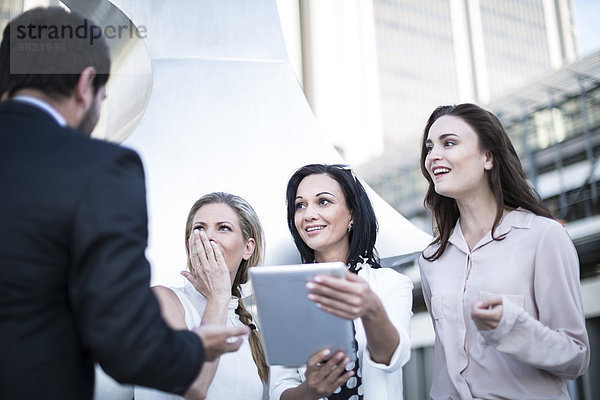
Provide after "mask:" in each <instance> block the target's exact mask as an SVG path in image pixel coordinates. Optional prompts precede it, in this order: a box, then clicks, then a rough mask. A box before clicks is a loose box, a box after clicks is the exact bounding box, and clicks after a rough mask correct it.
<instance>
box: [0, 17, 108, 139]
mask: <svg viewBox="0 0 600 400" xmlns="http://www.w3.org/2000/svg"><path fill="white" fill-rule="evenodd" d="M109 73H110V56H109V50H108V46H107V44H106V40H105V39H104V37H102V35H101V29H100V28H99V27H98V26H96V25H95V24H94V23H92V22H91V21H89V20H87V19H84V18H83V17H81V16H79V15H78V14H75V13H69V12H68V11H65V10H64V9H62V8H60V7H50V8H36V9H32V10H29V11H26V12H24V13H23V14H21V15H20V16H18V17H17V18H15V19H13V20H12V21H10V23H9V24H8V25H7V26H6V28H5V29H4V33H3V38H2V43H1V44H0V95H3V96H5V97H6V96H7V97H12V96H14V95H18V94H33V95H38V97H40V96H41V97H43V98H44V100H47V101H50V102H51V103H52V104H53V105H55V106H56V105H57V104H63V105H64V104H66V103H67V102H69V107H62V108H61V107H57V109H58V110H59V112H61V114H63V116H65V118H66V119H67V123H68V124H69V125H70V126H71V127H73V128H77V129H80V130H82V131H84V132H85V133H91V130H93V128H94V126H95V125H96V123H97V121H98V118H99V110H100V103H101V102H102V100H103V99H104V97H105V85H106V82H107V81H108V77H109ZM65 112H67V114H68V115H64V113H65Z"/></svg>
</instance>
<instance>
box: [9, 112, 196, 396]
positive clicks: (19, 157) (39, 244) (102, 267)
mask: <svg viewBox="0 0 600 400" xmlns="http://www.w3.org/2000/svg"><path fill="white" fill-rule="evenodd" d="M145 196H146V193H145V183H144V173H143V169H142V164H141V161H140V159H139V157H138V156H137V154H136V153H135V152H133V151H131V150H128V149H126V148H123V147H120V146H117V145H114V144H110V143H106V142H102V141H99V140H94V139H90V138H88V137H87V136H85V135H84V134H82V133H80V132H77V131H74V130H72V129H69V128H62V127H60V126H59V125H58V124H57V123H56V121H55V120H54V119H53V118H52V117H51V116H50V115H48V114H47V113H46V112H45V111H42V110H40V109H38V108H36V107H34V106H31V105H28V104H24V103H19V102H17V101H7V102H5V103H3V104H0V398H1V399H7V400H9V399H10V400H15V399H38V398H39V399H61V400H63V399H77V400H80V399H91V398H92V395H93V384H94V368H93V362H99V363H100V365H101V366H102V367H103V369H104V370H105V371H106V372H108V373H109V374H110V375H112V376H113V377H114V378H116V379H117V380H118V381H120V382H126V383H135V384H139V385H144V386H150V387H155V388H158V389H161V390H165V391H172V392H175V393H179V394H180V393H183V392H184V391H185V390H186V389H187V388H188V386H189V385H190V383H191V382H192V380H193V379H194V378H195V376H196V375H197V373H198V372H199V370H200V367H201V365H202V360H203V358H204V352H203V349H202V344H201V342H200V340H199V339H198V337H197V336H196V335H195V334H194V333H192V332H187V331H173V330H171V329H169V328H168V327H167V326H166V325H165V323H164V322H163V320H162V318H161V316H160V310H159V305H158V302H157V301H156V298H155V297H154V295H153V294H152V292H151V290H150V288H149V283H150V267H149V264H148V262H147V260H146V258H145V256H144V252H145V248H146V244H147V216H146V197H145Z"/></svg>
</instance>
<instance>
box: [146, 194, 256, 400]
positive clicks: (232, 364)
mask: <svg viewBox="0 0 600 400" xmlns="http://www.w3.org/2000/svg"><path fill="white" fill-rule="evenodd" d="M185 238H186V251H187V255H188V265H187V267H188V271H183V272H182V275H184V276H185V277H186V278H187V280H188V282H186V285H185V286H184V287H180V288H168V287H164V286H156V287H154V288H153V289H154V292H155V294H156V296H157V297H158V300H159V303H160V305H161V312H162V314H163V317H164V318H165V320H166V321H167V323H168V324H169V325H170V326H171V327H173V328H174V329H191V328H193V327H195V326H198V325H199V324H205V323H210V324H220V325H229V326H238V325H242V324H243V325H247V326H249V327H250V328H251V333H250V336H249V338H248V340H246V341H245V342H244V343H243V344H242V346H241V348H240V350H239V351H238V352H237V353H232V354H228V355H225V356H222V357H220V359H217V360H216V361H214V362H210V363H205V364H204V366H203V367H202V370H201V372H200V379H201V380H202V391H203V392H204V393H205V396H206V398H207V399H209V400H210V399H212V400H229V399H248V400H260V399H262V398H263V395H264V391H265V390H266V382H267V379H268V367H267V365H266V362H265V358H264V353H263V348H262V341H261V338H260V335H259V333H258V331H257V329H256V327H255V326H254V325H253V324H252V315H251V314H250V313H249V312H248V311H247V310H246V307H245V305H244V302H243V300H242V298H241V292H240V291H241V285H242V284H243V283H246V282H247V280H248V268H250V267H252V266H255V265H257V264H259V263H260V262H261V261H262V256H263V251H264V241H263V230H262V227H261V224H260V221H259V219H258V216H257V215H256V212H255V211H254V210H253V209H252V207H251V206H250V205H249V204H248V203H247V202H246V201H245V200H244V199H242V198H241V197H238V196H235V195H232V194H229V193H223V192H215V193H210V194H207V195H205V196H203V197H202V198H200V199H199V200H198V201H196V203H195V204H194V205H193V207H192V208H191V210H190V212H189V214H188V218H187V222H186V227H185ZM135 398H136V400H144V399H157V400H158V399H161V400H165V399H180V397H177V396H173V395H170V394H167V393H162V392H158V391H155V390H149V389H145V388H136V391H135Z"/></svg>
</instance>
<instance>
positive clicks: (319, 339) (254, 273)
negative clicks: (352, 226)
mask: <svg viewBox="0 0 600 400" xmlns="http://www.w3.org/2000/svg"><path fill="white" fill-rule="evenodd" d="M345 270H346V266H345V265H344V264H343V263H341V262H337V263H321V264H300V265H281V266H272V267H253V268H250V269H249V270H248V272H249V274H250V280H251V281H252V286H253V288H254V297H255V300H256V308H257V310H258V320H259V325H260V327H261V334H262V337H263V342H264V347H265V358H266V361H267V364H268V365H283V366H287V367H292V366H300V365H304V364H306V362H307V361H308V358H309V357H310V356H311V355H312V354H313V353H315V352H316V351H318V350H321V349H325V348H330V349H331V351H332V354H333V353H334V352H335V351H337V350H342V351H343V352H344V353H346V355H347V356H348V357H349V358H350V359H352V360H355V359H356V349H355V348H354V343H355V342H354V337H353V327H352V321H351V320H347V319H343V318H340V317H337V316H335V315H333V314H329V313H327V312H325V311H323V310H321V309H320V308H318V307H317V305H316V303H315V302H313V301H312V300H309V299H308V298H307V297H306V295H307V293H308V289H307V288H306V282H308V281H309V280H312V279H313V277H314V276H315V275H317V274H329V275H333V276H337V277H341V278H344V271H345Z"/></svg>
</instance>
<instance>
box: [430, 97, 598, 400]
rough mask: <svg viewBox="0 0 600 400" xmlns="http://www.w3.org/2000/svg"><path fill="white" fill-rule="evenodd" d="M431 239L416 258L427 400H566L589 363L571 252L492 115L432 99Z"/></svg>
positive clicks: (575, 264) (563, 232) (470, 106)
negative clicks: (424, 322)
mask: <svg viewBox="0 0 600 400" xmlns="http://www.w3.org/2000/svg"><path fill="white" fill-rule="evenodd" d="M421 169H422V172H423V175H424V176H425V178H426V179H427V181H428V182H429V189H428V191H427V194H426V197H425V205H426V206H427V207H428V208H429V209H430V210H431V212H432V214H433V217H434V219H435V222H436V227H437V228H436V232H435V235H434V236H435V239H434V241H433V243H432V244H431V245H430V246H429V247H428V248H427V249H426V250H425V251H424V252H423V254H422V255H421V257H420V259H419V266H420V271H421V282H422V287H423V295H424V297H425V302H426V304H427V308H428V310H429V313H430V315H431V317H432V319H433V322H434V328H435V333H436V339H435V365H434V373H433V383H432V386H431V392H430V398H432V399H473V398H477V399H568V398H569V395H568V393H567V384H566V380H567V379H575V378H577V377H578V376H580V375H582V374H583V373H584V372H585V371H586V369H587V365H588V362H589V356H590V353H589V341H588V337H587V333H586V329H585V320H584V316H583V310H582V302H581V289H580V283H579V264H578V258H577V253H576V252H575V248H574V246H573V243H572V242H571V240H570V238H569V236H568V234H567V232H566V230H565V229H564V228H563V227H562V226H561V225H560V224H559V223H558V222H556V221H555V220H554V219H552V217H551V215H550V213H549V212H548V210H547V209H546V208H545V207H544V205H543V204H542V202H541V201H540V200H539V197H538V196H537V194H536V193H535V192H534V191H533V189H531V188H530V186H529V185H528V183H527V182H526V180H525V175H524V173H523V170H522V167H521V164H520V162H519V159H518V157H517V154H516V152H515V150H514V148H513V146H512V144H511V142H510V140H509V138H508V136H507V134H506V132H505V131H504V129H503V128H502V125H501V124H500V122H499V121H498V119H497V118H496V117H495V116H494V115H493V114H492V113H490V112H488V111H486V110H484V109H482V108H481V107H479V106H476V105H474V104H460V105H456V106H442V107H438V108H437V109H436V110H435V111H434V112H433V114H432V115H431V116H430V117H429V120H428V122H427V125H426V127H425V130H424V132H423V140H422V144H421Z"/></svg>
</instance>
